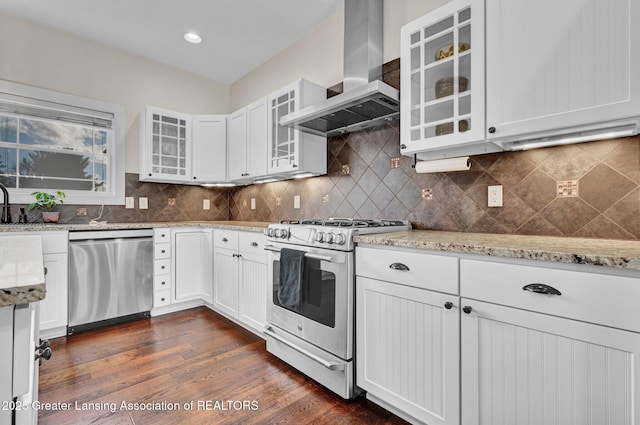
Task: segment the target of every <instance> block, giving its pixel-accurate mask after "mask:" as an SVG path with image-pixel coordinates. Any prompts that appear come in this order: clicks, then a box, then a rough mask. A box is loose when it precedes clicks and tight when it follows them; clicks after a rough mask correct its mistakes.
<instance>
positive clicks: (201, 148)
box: [192, 115, 227, 183]
mask: <svg viewBox="0 0 640 425" xmlns="http://www.w3.org/2000/svg"><path fill="white" fill-rule="evenodd" d="M192 122H193V140H192V142H193V143H192V145H193V146H192V149H193V151H192V152H193V156H192V159H193V162H192V164H193V170H192V181H193V182H194V183H211V182H224V181H226V179H227V116H226V115H194V116H193V120H192Z"/></svg>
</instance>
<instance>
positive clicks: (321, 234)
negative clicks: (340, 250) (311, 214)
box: [315, 232, 324, 242]
mask: <svg viewBox="0 0 640 425" xmlns="http://www.w3.org/2000/svg"><path fill="white" fill-rule="evenodd" d="M315 239H316V242H322V241H323V240H324V232H318V233H316V237H315Z"/></svg>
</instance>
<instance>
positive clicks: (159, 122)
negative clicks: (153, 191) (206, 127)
mask: <svg viewBox="0 0 640 425" xmlns="http://www.w3.org/2000/svg"><path fill="white" fill-rule="evenodd" d="M140 118H141V119H144V122H143V123H141V126H140V128H141V133H142V134H141V135H140V140H141V142H142V145H143V146H144V148H143V149H141V150H140V162H141V163H140V180H141V181H160V182H166V181H176V182H187V181H190V180H191V152H190V149H191V145H190V140H191V134H190V133H191V116H190V115H187V114H181V113H179V112H173V111H168V110H163V109H160V108H155V107H150V106H147V107H146V108H145V112H144V117H140Z"/></svg>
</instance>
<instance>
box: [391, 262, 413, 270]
mask: <svg viewBox="0 0 640 425" xmlns="http://www.w3.org/2000/svg"><path fill="white" fill-rule="evenodd" d="M389 268H390V269H393V270H402V271H409V267H407V266H406V265H404V264H402V263H393V264H391V265H390V266H389Z"/></svg>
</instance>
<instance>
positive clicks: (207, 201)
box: [202, 199, 211, 210]
mask: <svg viewBox="0 0 640 425" xmlns="http://www.w3.org/2000/svg"><path fill="white" fill-rule="evenodd" d="M202 209H203V210H210V209H211V200H210V199H203V200H202Z"/></svg>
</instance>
